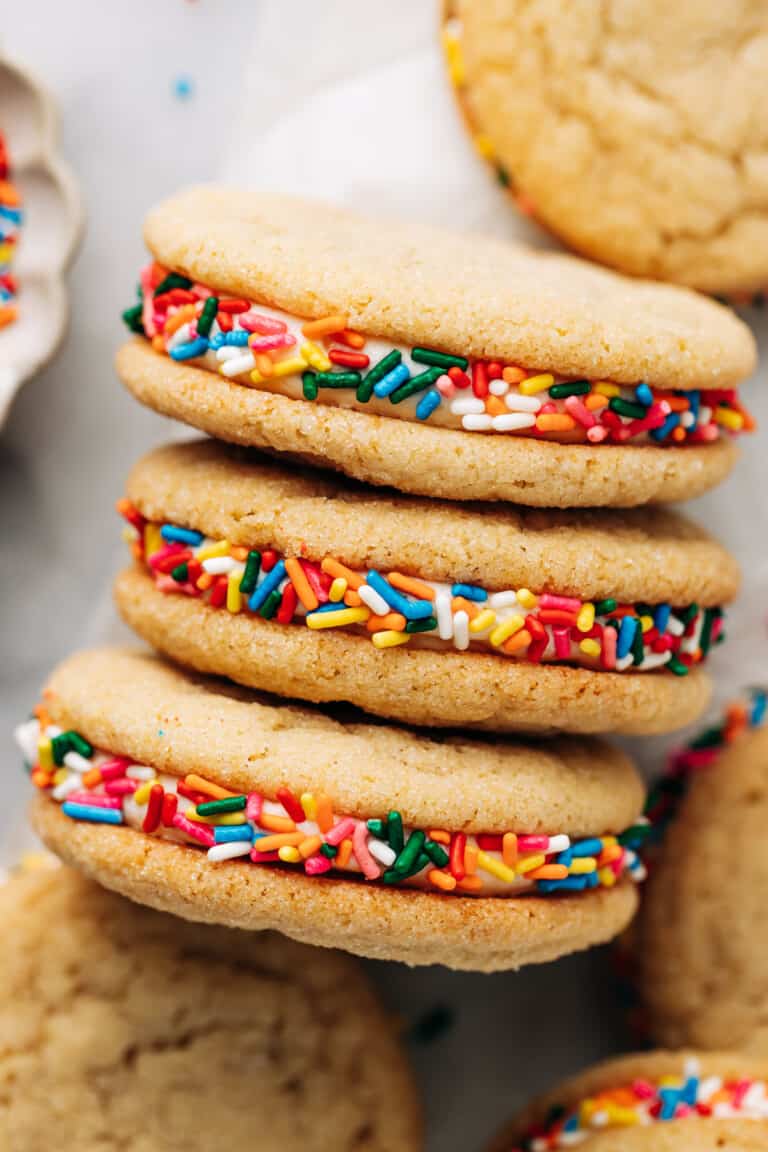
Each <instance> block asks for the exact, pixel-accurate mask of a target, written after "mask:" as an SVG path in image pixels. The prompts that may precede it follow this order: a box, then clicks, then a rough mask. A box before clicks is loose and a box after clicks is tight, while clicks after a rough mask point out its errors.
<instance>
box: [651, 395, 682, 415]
mask: <svg viewBox="0 0 768 1152" xmlns="http://www.w3.org/2000/svg"><path fill="white" fill-rule="evenodd" d="M653 398H654V400H656V401H660V400H666V402H667V404H669V407H670V410H671V411H672V412H687V411H688V409H689V408H690V406H691V404H690V401H689V400H687V399H686V397H685V396H676V395H675V394H674V392H654V394H653Z"/></svg>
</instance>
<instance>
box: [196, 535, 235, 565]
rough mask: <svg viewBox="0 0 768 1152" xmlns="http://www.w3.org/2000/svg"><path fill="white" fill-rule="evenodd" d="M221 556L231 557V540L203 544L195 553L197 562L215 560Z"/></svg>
mask: <svg viewBox="0 0 768 1152" xmlns="http://www.w3.org/2000/svg"><path fill="white" fill-rule="evenodd" d="M219 556H229V540H217V541H215V542H214V543H212V544H201V545H200V547H199V548H198V549H197V550H196V551H195V560H198V561H199V562H200V563H201V564H202V562H203V560H215V559H217V557H219Z"/></svg>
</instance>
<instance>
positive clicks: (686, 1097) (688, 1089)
mask: <svg viewBox="0 0 768 1152" xmlns="http://www.w3.org/2000/svg"><path fill="white" fill-rule="evenodd" d="M680 1095H681V1097H682V1099H683V1103H684V1104H687V1105H688V1107H689V1108H694V1107H695V1106H696V1101H697V1099H698V1096H699V1078H698V1076H689V1077H688V1079H687V1080H686V1082H685V1084H684V1085H683V1087H682V1088H681V1090H680Z"/></svg>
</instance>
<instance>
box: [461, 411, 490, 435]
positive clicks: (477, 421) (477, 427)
mask: <svg viewBox="0 0 768 1152" xmlns="http://www.w3.org/2000/svg"><path fill="white" fill-rule="evenodd" d="M461 426H462V428H466V430H467V432H490V430H491V428H493V417H492V416H487V415H485V416H462V418H461Z"/></svg>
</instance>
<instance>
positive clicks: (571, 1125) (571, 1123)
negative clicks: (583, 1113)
mask: <svg viewBox="0 0 768 1152" xmlns="http://www.w3.org/2000/svg"><path fill="white" fill-rule="evenodd" d="M580 1127H581V1118H580V1116H579V1114H578V1112H573V1113H572V1114H571V1115H570V1116H569V1117H568V1119H567V1120H566V1122H565V1123H564V1124H563V1132H577V1131H578V1130H579V1128H580Z"/></svg>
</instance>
